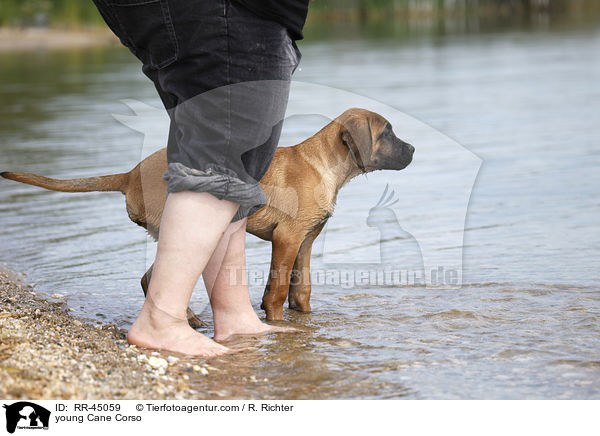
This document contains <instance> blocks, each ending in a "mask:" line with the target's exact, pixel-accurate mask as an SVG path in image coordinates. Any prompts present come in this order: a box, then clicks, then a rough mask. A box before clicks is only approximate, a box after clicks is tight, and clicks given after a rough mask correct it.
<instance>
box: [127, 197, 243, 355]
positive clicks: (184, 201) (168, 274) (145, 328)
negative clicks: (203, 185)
mask: <svg viewBox="0 0 600 436" xmlns="http://www.w3.org/2000/svg"><path fill="white" fill-rule="evenodd" d="M237 209H238V205H237V204H236V203H233V202H231V201H227V200H218V199H217V198H216V197H214V196H213V195H211V194H208V193H204V192H203V193H197V192H188V191H184V192H178V193H173V194H170V195H169V196H168V197H167V202H166V204H165V208H164V211H163V216H162V221H161V225H160V233H159V240H158V249H157V253H156V261H155V263H154V271H153V274H152V279H151V280H150V285H149V289H148V294H147V297H146V301H145V302H144V305H143V307H142V310H141V311H140V314H139V315H138V318H137V319H136V320H135V322H134V323H133V325H132V326H131V329H130V330H129V333H128V334H127V340H128V342H129V343H130V344H135V345H139V346H142V347H146V348H153V349H163V350H169V351H175V352H179V353H183V354H189V355H195V356H215V355H219V354H224V353H227V352H228V351H230V350H229V349H228V348H226V347H224V346H222V345H220V344H217V343H216V342H215V341H213V340H211V339H209V338H208V337H206V336H204V335H202V334H200V333H198V332H197V331H195V330H194V329H192V328H191V327H190V326H189V324H188V322H187V319H186V309H187V307H188V303H189V301H190V297H191V295H192V291H193V289H194V286H195V285H196V282H197V281H198V278H199V277H200V274H201V273H202V271H203V270H204V268H205V267H206V264H207V263H208V261H209V259H210V258H211V256H212V254H213V251H214V250H215V247H217V245H218V243H219V241H220V239H221V237H222V235H223V233H224V232H225V230H226V229H227V227H228V225H229V223H230V222H231V218H232V217H233V215H234V214H235V212H236V211H237Z"/></svg>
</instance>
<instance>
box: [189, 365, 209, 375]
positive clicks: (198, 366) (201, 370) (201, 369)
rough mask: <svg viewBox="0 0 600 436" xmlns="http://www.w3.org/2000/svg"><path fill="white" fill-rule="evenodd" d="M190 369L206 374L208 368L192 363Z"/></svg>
mask: <svg viewBox="0 0 600 436" xmlns="http://www.w3.org/2000/svg"><path fill="white" fill-rule="evenodd" d="M192 369H193V370H194V371H196V372H199V373H200V374H202V375H208V370H207V369H206V368H204V367H202V366H200V365H194V366H192Z"/></svg>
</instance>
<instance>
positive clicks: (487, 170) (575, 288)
mask: <svg viewBox="0 0 600 436" xmlns="http://www.w3.org/2000/svg"><path fill="white" fill-rule="evenodd" d="M599 49H600V31H598V30H597V29H593V28H589V27H586V28H581V29H566V30H565V29H559V30H553V31H538V32H529V31H508V30H505V31H502V32H499V33H486V34H460V33H459V34H455V35H448V36H443V37H440V36H437V37H431V38H430V37H426V36H420V37H415V38H407V39H391V38H381V39H377V40H356V41H351V42H348V41H346V42H344V41H339V40H330V41H324V42H310V43H305V44H304V45H303V46H302V51H303V55H304V57H303V62H302V69H301V71H298V72H297V74H296V76H295V78H296V80H298V81H301V82H303V83H300V84H297V86H295V88H294V92H293V94H292V96H291V106H290V107H291V110H292V111H293V110H294V108H300V109H298V111H299V112H302V111H304V112H302V113H305V114H309V115H307V116H304V117H292V118H290V119H289V121H288V122H286V126H285V128H284V130H285V131H284V134H283V137H282V144H283V145H290V144H294V143H296V142H299V141H300V140H302V139H304V138H306V137H308V136H310V135H312V134H313V133H314V132H316V131H317V130H318V129H319V128H320V127H321V126H322V125H323V124H324V122H325V119H324V118H323V116H322V115H324V114H328V113H335V111H336V110H337V106H336V104H338V103H339V96H340V92H341V91H339V90H343V91H345V92H349V93H350V94H348V95H351V96H356V95H357V96H366V97H368V98H370V99H372V100H373V101H377V102H381V103H382V104H385V105H389V107H392V108H395V109H396V110H397V112H398V113H405V114H408V115H410V116H411V117H414V119H416V120H420V121H422V122H423V123H425V124H423V126H428V129H429V130H430V132H429V133H427V132H425V133H427V134H431V135H433V136H431V138H437V137H435V136H434V133H432V132H438V133H440V132H441V134H443V135H444V137H447V138H452V139H453V140H454V141H456V143H457V144H460V145H461V146H462V147H464V149H465V150H470V151H471V152H472V153H474V154H475V155H476V156H478V157H479V158H480V159H481V168H480V169H479V172H478V173H477V171H476V170H477V168H475V172H474V173H468V174H467V172H464V173H462V172H461V166H462V162H467V161H468V162H470V163H469V165H471V164H475V163H476V164H477V165H476V166H477V167H478V162H479V160H478V159H476V158H475V157H474V156H473V155H470V154H469V153H467V155H469V156H470V157H469V156H467V157H468V159H471V160H468V159H467V157H465V159H467V160H461V159H462V157H461V156H459V153H457V152H455V151H449V150H451V149H449V148H444V146H442V145H441V143H440V144H437V145H436V144H433V143H434V142H435V141H434V140H431V141H430V142H431V144H433V145H431V147H429V146H428V145H427V144H428V140H426V138H425V135H420V133H419V132H422V131H420V130H419V128H421V127H422V126H421V127H419V128H417V127H415V128H414V129H413V130H411V128H410V125H411V123H410V122H409V123H408V124H406V125H404V124H401V122H400V121H399V122H398V123H396V124H395V126H394V127H395V130H396V133H397V134H398V135H399V136H400V137H403V138H404V139H410V142H411V143H413V144H414V145H415V147H416V148H417V153H416V155H415V161H414V163H413V164H412V165H411V166H410V167H409V168H407V169H406V170H404V171H402V172H397V173H395V172H389V171H386V172H378V173H373V174H371V175H369V176H368V177H366V178H365V177H360V178H358V179H355V180H354V181H352V182H351V183H350V184H349V185H347V186H346V187H344V188H343V189H342V191H341V192H340V197H339V200H338V205H337V207H336V212H335V214H334V217H333V218H332V219H331V220H330V222H329V223H328V225H327V228H326V230H325V231H324V232H323V234H322V235H321V236H320V237H319V238H318V239H317V241H316V242H315V249H314V252H313V261H312V268H313V270H315V271H322V272H324V273H328V272H329V273H332V274H333V275H332V276H331V277H333V278H332V281H331V282H330V281H328V280H322V281H321V282H319V283H318V284H315V285H314V286H313V296H312V300H311V303H312V306H313V310H314V311H313V312H312V313H310V314H300V313H297V312H293V311H286V312H285V315H284V316H285V318H286V321H287V323H290V324H292V325H294V326H297V327H299V328H302V329H304V330H306V333H303V334H300V335H290V336H269V337H265V338H261V339H247V340H244V341H242V342H243V343H244V344H246V345H250V346H253V347H255V348H256V349H255V350H254V351H251V352H248V353H245V354H244V355H242V356H236V358H235V359H228V358H224V359H220V360H217V361H216V362H214V363H213V365H214V366H218V367H220V368H221V370H222V372H221V375H220V376H214V377H213V378H211V380H209V381H206V379H204V378H201V379H198V380H195V381H194V380H192V381H193V383H195V385H196V388H197V389H198V390H208V391H210V392H213V393H214V394H215V395H221V396H224V397H253V398H257V397H258V398H386V399H387V398H415V399H438V398H502V399H505V398H515V399H521V398H540V399H541V398H599V397H600V326H599V321H600V285H599V283H598V269H599V268H598V267H599V266H600V231H599V230H598V217H599V212H600V201H598V198H597V193H598V192H599V188H600V176H599V171H598V164H599V163H600V148H599V146H598V143H599V140H600V124H599V123H598V114H599V113H600V98H599V97H600V87H599V86H598V83H599V79H600V55H599V54H598V53H600V50H599ZM0 59H1V60H0V77H1V85H0V95H1V96H2V106H1V108H0V150H1V156H2V158H1V167H2V170H15V171H27V172H34V173H39V174H44V175H49V176H54V177H59V178H60V177H63V178H71V177H84V176H90V175H100V174H110V173H117V172H123V171H128V170H129V169H130V168H132V167H133V166H134V165H135V164H136V163H137V162H138V161H139V159H140V158H141V157H142V156H145V155H146V154H147V152H148V147H155V148H156V147H160V146H161V145H162V144H161V142H160V141H156V142H155V143H153V144H148V143H147V142H146V143H145V142H144V138H143V136H142V135H141V134H140V133H139V132H136V131H134V130H132V129H130V128H128V127H126V126H125V125H123V124H122V123H120V122H118V121H116V120H115V118H114V117H113V114H120V115H133V112H131V110H130V109H129V107H128V106H127V105H126V104H124V103H123V102H122V101H121V100H122V99H132V100H136V101H140V102H143V103H146V104H150V105H154V106H159V101H158V99H157V97H156V96H155V92H154V89H153V88H152V86H151V84H150V83H149V82H148V81H147V80H146V79H145V78H144V77H143V76H142V75H141V73H140V72H139V67H138V65H137V64H136V62H135V61H134V60H133V59H132V57H131V56H130V55H129V54H128V53H127V52H126V51H124V50H121V49H117V48H97V49H86V50H81V51H66V52H41V53H2V54H1V58H0ZM317 86H319V87H320V88H318V87H317ZM323 87H327V88H323ZM331 88H335V89H336V90H333V91H331V92H330V93H329V94H328V93H327V92H321V91H322V90H323V89H331ZM317 90H318V91H319V92H318V93H317V92H316V91H317ZM330 95H331V96H334V97H335V96H337V97H335V98H334V97H332V98H329V97H330ZM353 98H354V97H348V99H347V103H348V106H350V105H352V104H353V101H352V99H353ZM357 98H358V97H357ZM336 99H337V100H336ZM359 100H360V98H359ZM334 101H336V102H337V103H334ZM345 101H346V100H344V99H343V98H342V102H343V103H344V102H345ZM301 108H305V109H301ZM306 108H308V109H306ZM311 108H314V110H311ZM159 114H160V111H156V113H155V114H153V115H149V118H147V119H142V124H144V123H145V125H146V126H149V125H151V124H153V123H152V120H155V118H152V117H158V116H160V115H159ZM399 117H400V118H398V119H401V116H400V115H399ZM415 123H416V121H415ZM412 125H413V127H414V123H413V124H412ZM406 126H408V127H407V128H404V127H406ZM401 130H402V131H401ZM423 132H424V131H423ZM428 147H429V148H428ZM436 147H437V148H436ZM457 150H458V149H457ZM444 153H446V154H444ZM465 153H466V152H465ZM472 174H474V175H476V176H477V177H476V179H475V180H474V182H475V183H474V186H473V189H472V193H470V192H467V196H466V197H465V198H466V199H467V200H469V199H470V201H469V204H468V213H467V214H466V219H465V217H464V215H463V219H462V221H461V222H460V223H459V224H460V225H457V220H455V219H454V220H453V219H452V217H455V218H456V217H458V218H460V213H461V208H460V207H458V206H457V205H456V202H455V201H454V200H453V198H454V197H452V193H453V191H455V190H456V189H459V188H460V189H462V187H460V186H462V185H460V184H459V183H458V182H456V181H457V180H459V179H460V180H464V181H465V186H467V185H469V184H470V181H469V177H470V176H471V175H472ZM424 180H425V181H426V182H423V181H424ZM455 182H456V185H454V183H455ZM440 183H442V184H445V185H446V190H447V195H448V197H446V196H445V195H439V192H438V191H436V190H435V189H437V188H436V186H438V185H439V184H440ZM448 183H449V184H448ZM386 185H389V186H390V187H391V189H394V191H395V193H394V196H395V197H394V198H398V199H399V202H398V203H396V204H395V205H394V206H391V207H390V208H388V210H391V214H388V215H387V216H384V217H383V218H381V217H380V218H381V221H379V222H377V223H376V225H375V226H374V227H373V226H371V227H370V226H369V225H368V224H367V220H368V218H369V216H370V215H371V216H372V214H374V213H375V212H374V211H372V210H371V208H373V207H374V206H375V205H376V204H377V202H378V200H379V199H380V196H381V194H382V192H383V191H384V189H385V186H386ZM459 185H460V186H459ZM434 188H435V189H434ZM461 198H462V197H461ZM465 205H466V203H465ZM380 209H381V208H380ZM0 217H1V223H2V226H1V227H0V244H1V246H2V248H3V249H2V251H0V262H2V263H4V264H6V265H8V266H9V267H11V268H12V269H15V270H18V271H25V272H26V273H27V274H28V279H29V280H30V281H31V282H34V283H36V284H37V285H38V287H39V289H40V290H41V291H44V292H46V293H48V294H53V293H61V294H64V295H66V296H67V301H68V304H69V307H71V308H72V309H74V313H75V314H76V315H78V316H83V317H86V318H89V319H92V320H93V321H94V322H102V323H105V322H106V323H115V324H117V325H119V326H121V327H124V328H127V327H128V326H129V325H131V323H132V321H133V319H134V318H135V315H136V313H137V311H138V310H139V308H140V307H141V304H142V299H143V297H142V293H141V290H140V288H139V278H140V277H141V275H142V274H143V272H144V271H145V266H146V263H147V257H148V255H147V251H150V252H151V251H152V242H151V241H150V240H149V239H148V238H147V237H146V235H145V233H144V231H143V229H141V228H139V227H137V226H135V225H134V224H132V223H131V222H130V221H129V220H128V217H127V214H126V212H125V208H124V198H123V197H122V196H121V194H119V193H93V194H65V193H57V192H48V191H44V190H41V189H38V188H34V187H30V186H25V185H20V184H17V183H13V182H9V181H2V182H1V185H0ZM372 218H373V216H372ZM373 219H374V218H373ZM463 225H464V235H463V233H462V227H461V226H463ZM415 238H416V241H418V242H419V244H415V243H414V242H415ZM382 240H383V243H381V244H380V241H382ZM456 241H459V243H456ZM461 242H462V243H461ZM461 246H464V250H462V251H461ZM148 247H150V248H149V249H148ZM415 247H416V248H415ZM418 249H420V250H421V251H422V254H423V257H424V258H426V263H427V265H425V267H426V268H427V266H431V265H437V264H440V262H441V263H442V264H444V265H446V264H448V265H451V266H454V267H456V266H457V265H458V266H460V260H462V261H463V263H462V282H463V286H462V287H459V288H453V289H449V288H447V287H439V286H428V287H425V286H422V285H419V284H412V285H401V286H398V285H394V284H390V283H388V282H385V283H383V284H381V283H380V284H377V282H376V281H375V282H373V281H371V282H369V280H367V281H366V282H362V283H363V284H360V283H357V282H356V280H357V279H356V271H359V270H360V271H366V272H367V275H368V273H369V272H373V271H375V273H376V272H377V270H378V269H380V267H382V266H385V265H386V264H390V263H394V262H397V261H398V259H402V262H410V261H412V260H414V258H415V256H416V257H418V252H417V251H415V250H418ZM411 250H413V251H411ZM406 253H413V254H414V253H417V254H414V255H413V254H410V255H406ZM269 259H270V246H269V244H267V243H265V242H263V241H260V240H258V239H257V238H255V237H253V236H250V235H249V236H248V269H249V271H250V272H251V274H254V276H252V277H253V278H252V277H251V297H252V301H253V303H254V305H255V308H256V310H257V311H258V312H259V313H260V314H261V316H263V312H262V311H260V309H259V304H260V298H261V295H262V289H263V281H264V280H263V279H264V278H261V272H262V271H266V269H267V268H268V264H269ZM427 259H429V261H428V260H427ZM457 259H458V264H456V260H457ZM446 261H448V262H447V263H446V264H445V263H444V262H446ZM398 262H399V261H398ZM436 262H437V263H436ZM452 262H455V263H454V264H453V263H452ZM417 264H418V263H417ZM403 265H408V264H403ZM343 271H346V273H344V272H343ZM348 271H350V272H351V273H352V274H354V275H353V276H352V277H350V278H349V279H348V277H349V276H348V275H347V274H348ZM426 273H427V272H426ZM344 274H346V275H344ZM193 305H194V307H195V309H196V310H197V311H198V312H201V313H202V317H203V318H204V319H205V320H206V321H208V322H209V327H208V328H206V329H205V330H204V332H205V333H207V334H209V335H210V334H211V333H212V331H211V327H210V322H211V316H210V311H208V310H205V309H206V297H205V295H203V293H202V291H201V289H199V290H198V291H197V292H196V293H195V295H194V299H193ZM238 345H239V344H238ZM265 379H266V380H265Z"/></svg>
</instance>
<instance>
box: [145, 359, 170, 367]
mask: <svg viewBox="0 0 600 436" xmlns="http://www.w3.org/2000/svg"><path fill="white" fill-rule="evenodd" d="M148 365H150V366H151V367H152V368H155V369H159V368H163V369H165V368H166V367H167V366H169V362H167V361H166V360H165V359H163V358H162V357H155V356H152V357H150V359H148Z"/></svg>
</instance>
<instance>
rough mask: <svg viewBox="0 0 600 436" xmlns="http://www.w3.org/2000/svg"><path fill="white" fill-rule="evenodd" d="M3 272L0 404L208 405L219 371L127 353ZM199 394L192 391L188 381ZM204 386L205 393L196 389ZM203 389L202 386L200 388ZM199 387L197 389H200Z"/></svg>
mask: <svg viewBox="0 0 600 436" xmlns="http://www.w3.org/2000/svg"><path fill="white" fill-rule="evenodd" d="M49 297H50V298H49V299H45V298H43V296H42V295H40V294H39V293H38V292H36V291H34V289H33V287H32V286H31V285H27V284H26V283H25V282H24V281H23V280H22V278H21V277H20V276H19V275H17V274H15V273H11V272H9V271H6V270H5V269H2V268H1V267H0V398H3V399H142V398H143V399H208V398H211V397H212V398H214V397H219V396H220V395H215V394H214V393H211V392H210V384H211V383H212V382H209V381H208V379H209V378H212V377H210V376H211V375H212V374H214V375H216V376H217V377H216V378H220V377H219V375H221V374H217V373H218V372H220V371H219V370H218V369H217V368H214V367H212V366H210V365H208V364H207V363H206V362H204V361H202V360H198V359H196V360H191V361H190V360H189V359H188V360H186V358H179V357H181V356H179V357H177V356H169V355H165V354H162V355H161V354H159V353H156V352H150V351H149V350H140V349H138V348H136V347H129V346H127V344H126V341H125V332H124V331H122V330H119V329H117V328H116V327H114V326H110V325H102V326H100V325H91V324H87V323H86V322H82V320H78V319H76V318H74V317H73V316H72V315H70V312H69V309H68V308H67V305H66V304H65V302H64V298H61V297H60V296H58V295H54V296H49ZM190 378H191V379H192V380H195V381H194V382H193V383H194V385H195V387H196V389H192V388H190V384H189V383H188V381H189V380H190ZM198 379H204V380H207V381H206V388H207V389H206V390H204V389H202V386H198ZM202 384H204V383H202ZM199 387H200V389H199Z"/></svg>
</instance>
